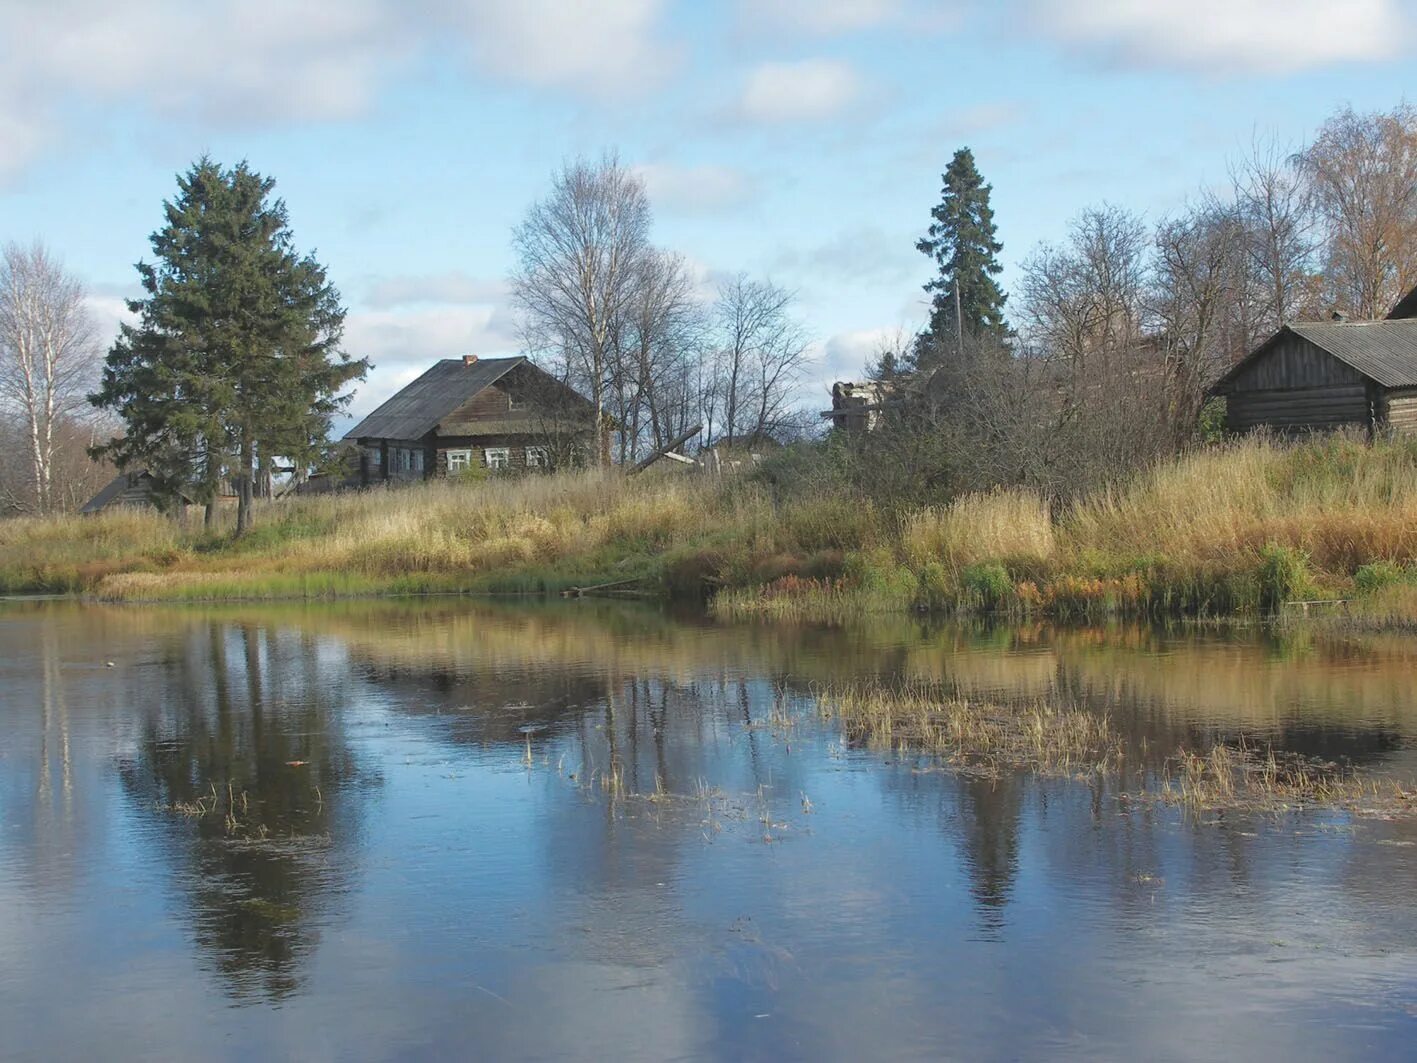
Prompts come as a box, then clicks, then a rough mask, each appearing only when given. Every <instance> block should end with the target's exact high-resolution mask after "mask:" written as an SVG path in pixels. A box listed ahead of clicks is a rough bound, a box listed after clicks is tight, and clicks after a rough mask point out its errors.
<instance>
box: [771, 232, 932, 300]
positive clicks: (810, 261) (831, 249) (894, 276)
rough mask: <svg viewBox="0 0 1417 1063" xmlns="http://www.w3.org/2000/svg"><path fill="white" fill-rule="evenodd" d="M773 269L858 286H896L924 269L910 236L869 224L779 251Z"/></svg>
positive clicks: (806, 278) (797, 275) (809, 279)
mask: <svg viewBox="0 0 1417 1063" xmlns="http://www.w3.org/2000/svg"><path fill="white" fill-rule="evenodd" d="M772 265H773V269H774V270H775V271H777V270H781V271H785V272H787V273H790V274H792V275H793V276H794V277H801V278H803V279H805V280H807V281H808V282H810V281H814V280H829V281H841V282H844V283H847V284H853V285H858V286H859V285H861V284H863V283H877V284H883V285H892V286H893V285H896V284H899V283H901V282H905V281H908V280H909V279H910V278H911V277H912V276H915V275H916V274H919V273H921V272H922V270H923V269H924V262H923V260H922V259H921V257H920V252H918V251H916V250H915V239H914V237H912V236H911V234H910V233H889V232H887V231H885V230H884V229H881V228H879V227H876V226H871V225H860V226H856V227H854V228H851V229H848V230H844V231H842V232H839V233H837V234H835V235H834V236H832V237H831V238H829V239H827V240H825V241H823V242H822V243H820V244H817V245H815V246H813V247H795V248H788V249H784V250H783V251H781V252H780V253H779V254H778V255H777V256H776V258H775V259H774V260H773V264H772Z"/></svg>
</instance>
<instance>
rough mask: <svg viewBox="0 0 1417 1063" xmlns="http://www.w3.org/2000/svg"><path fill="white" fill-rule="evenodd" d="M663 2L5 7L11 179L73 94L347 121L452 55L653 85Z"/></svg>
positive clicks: (65, 3)
mask: <svg viewBox="0 0 1417 1063" xmlns="http://www.w3.org/2000/svg"><path fill="white" fill-rule="evenodd" d="M663 6H664V0H604V2H601V3H597V4H594V5H588V4H587V5H578V4H565V3H559V2H557V0H473V2H459V0H423V2H421V3H413V4H409V3H401V2H400V0H304V2H302V3H299V4H291V3H288V2H287V0H209V2H204V3H191V2H190V0H134V2H131V3H126V4H114V3H111V2H109V0H48V2H45V3H7V4H0V176H3V175H4V174H5V173H6V172H7V171H8V172H9V173H10V174H14V173H16V172H18V171H19V170H20V169H21V168H22V167H23V166H24V165H26V164H28V163H29V162H31V161H33V159H34V158H35V157H36V156H37V155H38V154H39V152H40V151H41V150H42V149H43V148H44V147H45V146H46V137H47V135H49V136H52V132H51V131H52V130H53V129H54V127H56V126H57V125H59V124H60V122H61V120H62V115H63V112H64V110H65V107H66V105H78V106H80V107H82V108H92V107H98V108H109V107H119V106H127V107H135V106H136V107H137V108H139V109H142V110H146V111H148V112H150V113H152V114H155V115H158V116H160V117H163V118H165V119H178V120H184V121H191V122H195V123H199V124H200V123H212V124H217V125H229V124H270V123H288V122H291V121H303V120H330V119H342V118H349V117H353V116H356V115H359V114H362V113H364V112H366V111H367V110H368V108H369V107H370V106H371V104H372V102H373V100H374V99H375V98H376V97H377V96H378V94H379V93H380V91H381V90H382V89H383V88H384V87H385V86H386V85H387V84H389V83H390V82H391V81H393V80H394V79H395V78H397V77H398V76H400V75H401V74H404V73H407V72H409V71H413V70H414V69H416V67H417V66H418V65H419V62H420V60H421V61H422V65H423V66H425V67H426V66H427V65H428V64H429V63H430V62H434V61H436V60H438V59H440V58H443V57H446V56H449V55H453V56H461V57H464V58H466V59H469V60H470V61H471V62H472V65H473V66H474V68H475V69H476V70H477V71H479V72H481V73H484V74H488V75H491V76H494V77H496V78H499V79H501V80H504V81H508V82H511V83H519V84H528V85H535V86H542V87H563V88H568V89H573V90H575V91H577V92H578V93H582V94H587V95H593V96H609V95H623V94H633V93H636V92H643V91H647V90H649V89H651V88H653V87H654V85H655V84H657V83H658V81H659V80H660V79H661V78H662V77H663V76H664V75H665V74H666V73H667V72H668V71H669V70H670V68H671V67H672V65H673V60H674V58H675V55H674V52H673V50H672V49H671V48H669V47H668V46H667V45H666V44H665V43H664V42H663V41H662V40H661V39H660V36H659V21H660V16H661V14H662V8H663Z"/></svg>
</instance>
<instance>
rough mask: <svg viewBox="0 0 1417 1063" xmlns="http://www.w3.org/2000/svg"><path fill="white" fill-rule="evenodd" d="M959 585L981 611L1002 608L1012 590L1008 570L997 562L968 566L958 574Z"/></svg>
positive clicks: (1010, 595)
mask: <svg viewBox="0 0 1417 1063" xmlns="http://www.w3.org/2000/svg"><path fill="white" fill-rule="evenodd" d="M960 585H961V587H962V588H963V589H964V591H965V593H967V594H968V595H969V597H970V598H972V599H973V600H974V601H976V602H978V603H979V606H980V608H983V609H1000V608H1002V607H1003V606H1004V605H1005V604H1007V603H1008V601H1009V599H1010V598H1011V597H1012V596H1013V590H1014V581H1013V580H1012V579H1011V578H1010V577H1009V570H1008V569H1006V568H1005V567H1004V566H1003V565H1001V564H999V563H998V562H997V561H988V562H982V563H980V564H976V565H970V566H969V567H967V568H966V569H965V570H964V571H963V572H961V573H960Z"/></svg>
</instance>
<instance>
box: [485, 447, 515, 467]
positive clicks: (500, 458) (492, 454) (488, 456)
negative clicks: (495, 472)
mask: <svg viewBox="0 0 1417 1063" xmlns="http://www.w3.org/2000/svg"><path fill="white" fill-rule="evenodd" d="M482 460H483V463H484V464H486V466H487V467H488V468H489V469H505V468H507V466H509V465H511V464H512V452H511V451H510V450H508V449H507V448H506V447H488V448H487V449H486V450H484V451H483V452H482Z"/></svg>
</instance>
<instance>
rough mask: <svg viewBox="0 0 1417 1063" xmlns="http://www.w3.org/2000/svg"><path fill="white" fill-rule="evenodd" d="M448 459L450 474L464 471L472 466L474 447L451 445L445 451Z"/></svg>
mask: <svg viewBox="0 0 1417 1063" xmlns="http://www.w3.org/2000/svg"><path fill="white" fill-rule="evenodd" d="M443 453H444V456H445V458H446V461H447V468H448V475H449V476H455V475H458V474H459V473H464V472H466V471H467V470H468V469H470V468H472V448H471V447H451V448H449V449H448V450H446V451H444V452H443Z"/></svg>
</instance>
